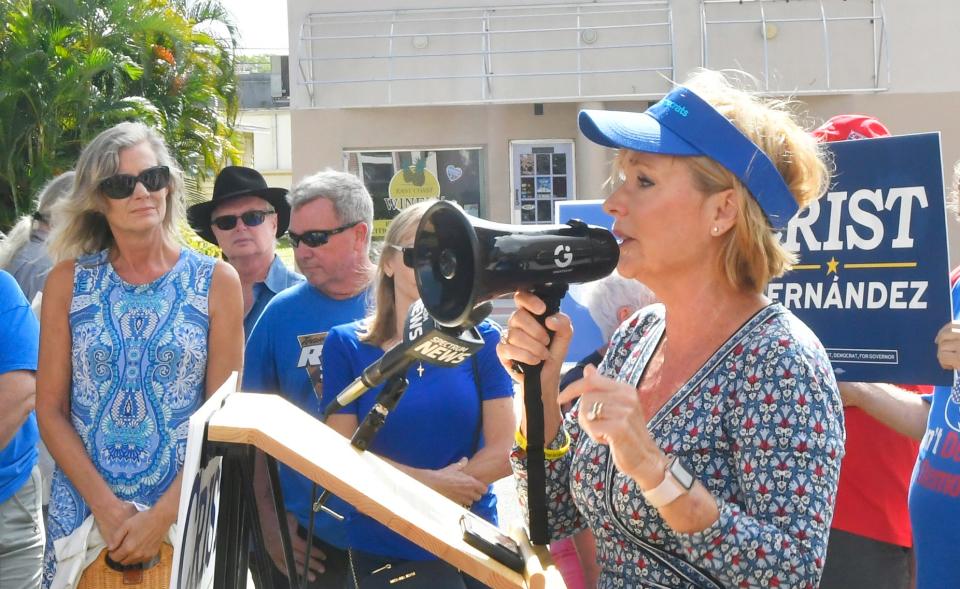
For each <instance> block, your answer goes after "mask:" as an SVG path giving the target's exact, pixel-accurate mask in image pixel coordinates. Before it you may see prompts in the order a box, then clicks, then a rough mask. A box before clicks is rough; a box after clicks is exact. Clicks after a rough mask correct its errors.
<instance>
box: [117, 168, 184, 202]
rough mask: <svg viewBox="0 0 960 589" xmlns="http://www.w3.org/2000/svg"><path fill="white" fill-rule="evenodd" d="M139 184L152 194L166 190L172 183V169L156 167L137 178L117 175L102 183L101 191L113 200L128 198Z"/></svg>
mask: <svg viewBox="0 0 960 589" xmlns="http://www.w3.org/2000/svg"><path fill="white" fill-rule="evenodd" d="M137 182H139V183H141V184H143V187H144V188H146V189H147V190H149V191H150V192H156V191H157V190H160V189H161V188H166V187H167V185H168V184H169V183H170V168H168V167H167V166H154V167H152V168H147V169H146V170H144V171H142V172H140V173H139V174H137V175H136V176H131V175H130V174H116V175H113V176H110V177H109V178H107V179H106V180H103V181H102V182H100V190H102V191H103V193H104V194H106V195H107V196H108V197H110V198H113V199H117V200H119V199H121V198H127V197H128V196H130V195H131V194H133V191H134V190H136V188H137Z"/></svg>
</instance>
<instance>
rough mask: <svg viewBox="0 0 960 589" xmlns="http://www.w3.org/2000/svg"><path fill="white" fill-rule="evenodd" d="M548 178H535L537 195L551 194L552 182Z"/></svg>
mask: <svg viewBox="0 0 960 589" xmlns="http://www.w3.org/2000/svg"><path fill="white" fill-rule="evenodd" d="M552 180H553V179H552V178H551V177H550V176H537V194H538V195H544V196H550V195H551V194H553V182H552Z"/></svg>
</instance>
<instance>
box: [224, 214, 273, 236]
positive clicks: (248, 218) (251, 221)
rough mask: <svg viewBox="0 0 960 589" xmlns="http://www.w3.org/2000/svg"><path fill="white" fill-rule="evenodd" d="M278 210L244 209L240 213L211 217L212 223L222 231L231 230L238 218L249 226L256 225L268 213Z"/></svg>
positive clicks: (261, 221)
mask: <svg viewBox="0 0 960 589" xmlns="http://www.w3.org/2000/svg"><path fill="white" fill-rule="evenodd" d="M275 212H276V211H244V212H242V213H240V214H239V215H222V216H220V217H217V218H216V219H211V221H210V224H211V225H216V226H217V229H220V230H221V231H230V230H231V229H233V228H234V227H236V226H237V219H240V220H241V221H243V224H244V225H246V226H247V227H256V226H257V225H260V224H261V223H263V221H264V219H266V218H267V215H272V214H274V213H275Z"/></svg>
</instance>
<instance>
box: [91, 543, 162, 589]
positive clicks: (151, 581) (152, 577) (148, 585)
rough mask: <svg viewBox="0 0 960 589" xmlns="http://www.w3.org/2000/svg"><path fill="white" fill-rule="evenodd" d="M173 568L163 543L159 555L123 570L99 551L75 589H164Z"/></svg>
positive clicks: (124, 567) (104, 551)
mask: <svg viewBox="0 0 960 589" xmlns="http://www.w3.org/2000/svg"><path fill="white" fill-rule="evenodd" d="M172 568H173V546H171V545H170V544H167V543H166V542H164V543H163V544H161V545H160V554H159V555H158V556H156V557H154V558H153V560H150V561H148V562H145V563H143V564H137V565H129V566H124V565H121V564H118V563H115V562H113V561H112V560H110V558H108V557H107V551H106V550H103V551H102V552H101V553H100V556H98V557H97V560H95V561H93V562H92V563H90V566H88V567H87V568H86V569H84V571H83V574H82V575H81V576H80V581H79V582H78V583H77V586H76V589H168V588H169V587H170V572H171V570H172Z"/></svg>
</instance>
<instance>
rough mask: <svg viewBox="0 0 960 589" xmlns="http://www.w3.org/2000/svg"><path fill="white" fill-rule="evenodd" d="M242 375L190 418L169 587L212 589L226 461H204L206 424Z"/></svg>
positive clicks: (230, 379) (228, 383) (225, 386)
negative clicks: (222, 477) (221, 489)
mask: <svg viewBox="0 0 960 589" xmlns="http://www.w3.org/2000/svg"><path fill="white" fill-rule="evenodd" d="M238 378H239V375H238V374H237V373H236V372H234V373H232V374H231V375H230V378H228V379H227V381H226V382H225V383H223V385H221V386H220V388H219V389H217V392H215V393H214V394H213V395H211V397H210V398H209V399H207V401H206V402H205V403H204V404H203V405H202V406H201V407H200V408H199V409H197V410H196V412H194V414H193V415H191V416H190V421H189V424H188V426H187V427H188V433H187V449H186V452H185V454H184V460H183V471H182V473H183V482H182V484H181V487H180V508H179V511H178V512H177V541H176V543H175V544H174V545H173V567H172V569H171V571H170V587H172V588H174V589H210V588H211V587H213V572H214V565H215V563H216V560H217V551H216V539H217V517H218V516H219V514H220V510H219V507H220V475H221V473H222V462H223V459H222V457H220V456H213V457H209V459H208V460H207V461H206V462H204V460H203V459H204V445H205V444H206V439H207V422H209V421H210V417H212V416H213V414H214V413H215V412H216V411H217V410H218V409H220V407H222V406H223V403H224V401H225V400H226V398H227V396H228V395H230V394H231V393H233V392H234V391H236V390H237V380H238Z"/></svg>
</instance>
